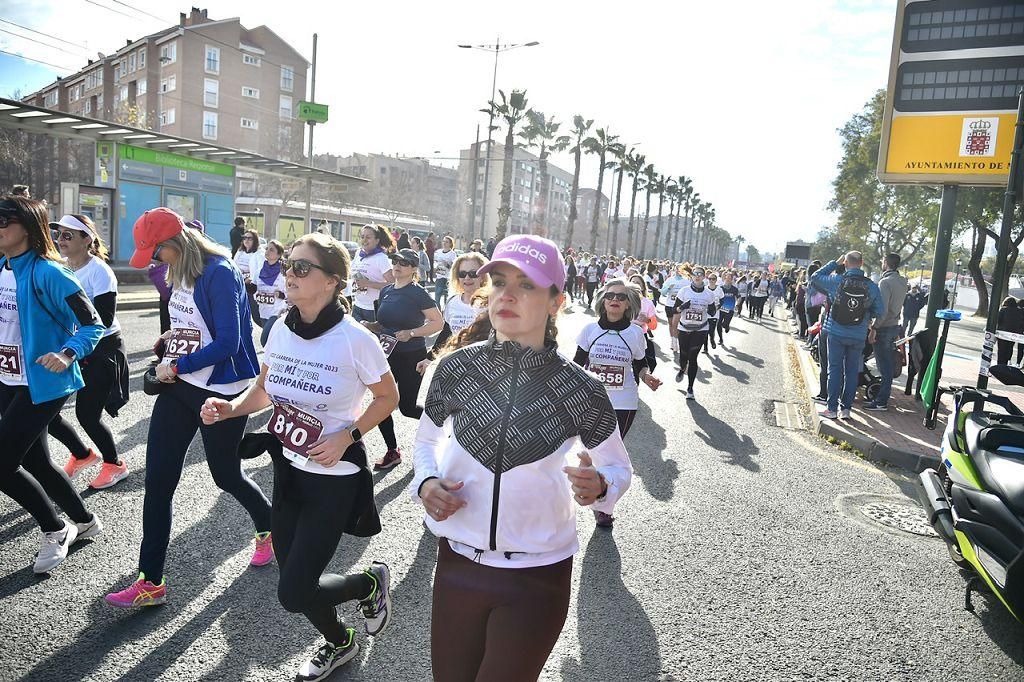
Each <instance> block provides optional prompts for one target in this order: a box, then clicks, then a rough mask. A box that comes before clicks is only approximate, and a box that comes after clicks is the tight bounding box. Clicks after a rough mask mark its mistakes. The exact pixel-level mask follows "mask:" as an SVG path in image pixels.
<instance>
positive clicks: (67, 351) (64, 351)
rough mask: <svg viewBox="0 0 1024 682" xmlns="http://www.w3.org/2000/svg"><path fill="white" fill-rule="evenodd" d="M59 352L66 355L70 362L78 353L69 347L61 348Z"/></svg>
mask: <svg viewBox="0 0 1024 682" xmlns="http://www.w3.org/2000/svg"><path fill="white" fill-rule="evenodd" d="M60 352H61V354H62V355H63V356H64V357H66V358H67V359H68V360H70V361H71V362H74V361H75V359H76V358H77V357H78V354H77V353H75V351H73V350H71V349H70V348H61V349H60Z"/></svg>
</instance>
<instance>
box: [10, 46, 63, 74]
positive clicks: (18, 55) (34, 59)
mask: <svg viewBox="0 0 1024 682" xmlns="http://www.w3.org/2000/svg"><path fill="white" fill-rule="evenodd" d="M0 54H6V55H9V56H11V57H17V58H18V59H24V60H25V61H29V62H36V63H37V64H45V65H46V66H52V67H53V68H55V69H60V70H62V71H74V69H72V68H71V67H70V66H61V65H60V64H53V63H51V62H44V61H43V60H42V59H36V58H35V57H26V56H25V55H23V54H18V53H17V52H8V51H7V50H0Z"/></svg>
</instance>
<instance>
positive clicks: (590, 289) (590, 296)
mask: <svg viewBox="0 0 1024 682" xmlns="http://www.w3.org/2000/svg"><path fill="white" fill-rule="evenodd" d="M595 291H597V282H587V305H594V292H595Z"/></svg>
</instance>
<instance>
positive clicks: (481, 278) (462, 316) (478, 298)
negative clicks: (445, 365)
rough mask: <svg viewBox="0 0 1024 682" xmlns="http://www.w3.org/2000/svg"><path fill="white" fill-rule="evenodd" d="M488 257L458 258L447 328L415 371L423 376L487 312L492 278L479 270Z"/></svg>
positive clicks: (446, 309)
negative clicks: (442, 352)
mask: <svg viewBox="0 0 1024 682" xmlns="http://www.w3.org/2000/svg"><path fill="white" fill-rule="evenodd" d="M487 260H488V259H487V256H485V255H484V254H482V253H477V252H475V251H470V252H469V253H464V254H462V255H461V256H459V257H458V258H456V259H455V262H454V263H452V270H451V273H450V274H451V282H452V285H451V288H450V289H449V291H453V292H454V293H453V294H452V295H451V296H449V297H448V302H447V303H445V306H444V313H443V319H444V327H442V328H441V333H439V334H438V335H437V338H435V339H434V345H433V346H431V348H430V353H428V354H427V357H426V358H425V359H424V360H421V361H420V362H419V364H417V365H416V371H417V372H419V373H420V374H423V373H424V372H425V371H426V370H427V367H429V366H430V363H431V361H432V360H433V359H434V358H436V357H438V355H439V353H440V351H441V349H442V348H444V347H445V345H446V344H447V343H448V341H449V340H450V339H452V338H453V337H455V336H457V335H458V333H459V332H461V331H462V330H463V329H465V328H466V327H468V326H469V325H471V324H473V322H474V321H475V320H476V318H478V317H480V314H481V313H482V312H483V311H485V310H486V309H487V294H486V288H487V286H488V285H489V284H490V282H491V280H490V277H488V276H487V275H481V274H480V272H479V271H480V268H482V267H483V266H484V265H486V264H487Z"/></svg>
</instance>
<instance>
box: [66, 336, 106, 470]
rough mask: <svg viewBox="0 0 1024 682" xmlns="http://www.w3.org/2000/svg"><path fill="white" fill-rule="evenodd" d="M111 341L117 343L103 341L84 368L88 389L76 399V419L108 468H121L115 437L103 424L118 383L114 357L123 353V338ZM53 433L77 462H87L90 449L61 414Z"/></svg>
mask: <svg viewBox="0 0 1024 682" xmlns="http://www.w3.org/2000/svg"><path fill="white" fill-rule="evenodd" d="M107 338H108V339H113V340H111V341H108V340H107V339H103V341H101V342H100V345H99V346H97V347H96V350H95V351H93V352H92V353H91V354H90V355H89V357H87V358H86V359H85V361H84V362H83V363H82V364H81V367H82V379H84V380H85V386H84V387H83V388H82V389H81V390H80V391H79V392H78V394H77V395H76V397H75V416H76V417H77V418H78V423H79V424H81V425H82V430H84V431H85V433H86V435H87V436H89V438H91V439H92V442H93V443H95V444H96V447H97V448H98V449H99V451H100V454H101V455H103V461H104V462H106V463H107V464H117V463H118V462H119V460H118V458H117V448H116V447H115V446H114V435H113V434H112V433H111V432H110V428H109V427H108V426H107V425H106V424H104V423H103V408H104V407H106V405H107V399H108V398H109V397H110V391H111V390H112V389H113V387H114V381H115V380H116V379H117V364H116V361H115V360H114V355H113V353H115V352H117V351H119V350H120V349H121V337H120V335H117V338H114V336H110V337H107ZM49 432H50V435H51V436H53V437H54V438H56V439H57V440H59V441H60V442H61V443H63V444H64V447H66V448H67V449H68V450H70V451H71V455H72V456H73V457H75V458H76V459H85V458H86V457H88V456H89V448H88V447H86V445H85V443H83V442H82V439H81V438H80V437H79V435H78V433H77V432H76V431H75V430H74V428H72V427H71V425H70V424H68V423H67V421H66V420H65V419H64V418H63V417H61V416H60V414H58V415H57V416H56V417H54V418H53V421H52V422H50V427H49Z"/></svg>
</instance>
